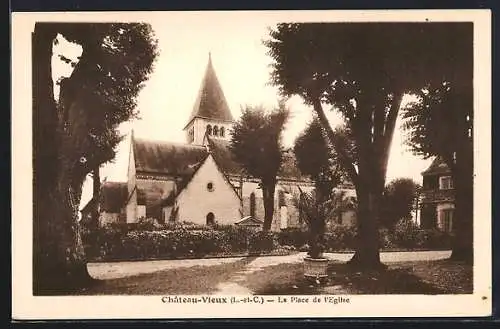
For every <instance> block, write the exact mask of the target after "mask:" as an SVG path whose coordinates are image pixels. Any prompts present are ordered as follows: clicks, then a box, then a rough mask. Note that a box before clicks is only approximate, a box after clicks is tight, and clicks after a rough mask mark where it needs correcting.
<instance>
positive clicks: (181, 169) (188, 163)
mask: <svg viewBox="0 0 500 329" xmlns="http://www.w3.org/2000/svg"><path fill="white" fill-rule="evenodd" d="M132 143H133V149H134V157H135V168H136V171H137V172H144V173H155V174H163V175H179V176H183V175H189V174H191V173H192V172H193V170H194V167H195V166H196V165H197V164H198V163H200V162H202V161H203V160H204V159H205V158H206V157H207V155H208V153H207V150H206V149H205V148H204V147H202V146H196V145H187V144H176V143H169V142H164V141H151V140H143V139H136V138H134V139H132Z"/></svg>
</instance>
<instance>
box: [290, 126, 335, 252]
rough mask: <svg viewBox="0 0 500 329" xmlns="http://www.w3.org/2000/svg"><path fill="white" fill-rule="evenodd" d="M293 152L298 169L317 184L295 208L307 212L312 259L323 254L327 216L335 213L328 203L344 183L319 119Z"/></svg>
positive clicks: (305, 130) (303, 196) (301, 198)
mask: <svg viewBox="0 0 500 329" xmlns="http://www.w3.org/2000/svg"><path fill="white" fill-rule="evenodd" d="M293 151H294V153H295V158H296V159H297V167H298V168H299V170H300V171H301V172H302V173H303V174H305V175H308V176H309V177H310V178H311V179H312V180H313V181H314V185H315V190H314V192H311V193H306V192H303V191H301V190H300V189H299V190H300V197H299V198H298V199H297V201H298V202H296V205H297V206H298V207H301V208H302V209H303V210H304V212H305V215H306V220H307V224H308V226H309V232H310V241H309V246H310V248H311V249H310V256H311V257H313V258H317V257H319V255H320V253H321V243H320V240H321V237H322V236H323V234H324V232H325V226H326V220H327V219H328V215H331V214H333V211H331V209H329V207H328V206H329V204H328V203H327V201H328V200H329V199H330V198H332V193H333V188H334V187H335V186H337V185H338V184H339V183H340V182H341V179H342V176H341V169H340V167H339V166H338V165H337V162H336V161H335V157H334V156H332V155H331V153H332V152H331V149H330V148H329V147H328V144H327V142H326V139H325V138H324V137H323V128H321V124H320V123H319V121H318V120H317V119H315V120H313V121H312V122H311V123H310V124H309V125H308V126H307V127H306V129H304V131H303V132H302V134H300V135H299V136H298V137H297V139H296V140H295V144H294V147H293Z"/></svg>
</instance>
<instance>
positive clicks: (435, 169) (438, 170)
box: [422, 157, 450, 176]
mask: <svg viewBox="0 0 500 329" xmlns="http://www.w3.org/2000/svg"><path fill="white" fill-rule="evenodd" d="M449 172H450V168H449V167H448V166H447V165H446V163H445V162H444V160H443V159H442V158H441V157H436V158H435V159H434V160H433V161H432V163H431V165H430V166H429V167H428V168H427V169H426V170H424V171H423V172H422V175H424V176H425V175H433V174H445V173H449Z"/></svg>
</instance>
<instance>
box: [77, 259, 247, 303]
mask: <svg viewBox="0 0 500 329" xmlns="http://www.w3.org/2000/svg"><path fill="white" fill-rule="evenodd" d="M252 259H253V258H250V257H249V258H244V259H242V260H239V261H236V262H234V263H227V264H220V265H213V266H192V267H183V268H177V269H169V270H164V271H158V272H154V273H148V274H140V275H134V276H130V277H126V278H119V279H110V280H96V284H95V285H93V286H92V287H91V288H89V289H86V290H82V291H80V292H79V294H82V295H169V294H186V295H191V294H193V295H196V294H209V293H212V292H215V291H216V289H217V285H218V284H219V283H221V282H224V281H227V280H228V279H229V277H230V276H231V275H232V273H234V272H236V271H238V270H240V269H242V268H243V267H244V266H245V265H246V264H247V263H248V262H250V261H251V260H252Z"/></svg>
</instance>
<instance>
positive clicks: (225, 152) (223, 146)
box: [208, 137, 243, 175]
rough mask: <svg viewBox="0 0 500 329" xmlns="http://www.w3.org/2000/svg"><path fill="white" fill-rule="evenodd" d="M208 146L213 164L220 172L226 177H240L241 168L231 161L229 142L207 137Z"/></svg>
mask: <svg viewBox="0 0 500 329" xmlns="http://www.w3.org/2000/svg"><path fill="white" fill-rule="evenodd" d="M208 145H209V148H210V151H211V153H212V156H213V157H214V160H215V162H216V163H217V165H218V166H219V168H220V169H221V170H222V172H224V173H225V174H226V175H240V174H241V173H242V171H243V168H242V167H241V165H240V164H239V163H237V162H236V161H235V160H234V159H233V156H232V154H231V150H230V149H229V145H230V142H229V141H227V140H223V139H215V138H210V137H208Z"/></svg>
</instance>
